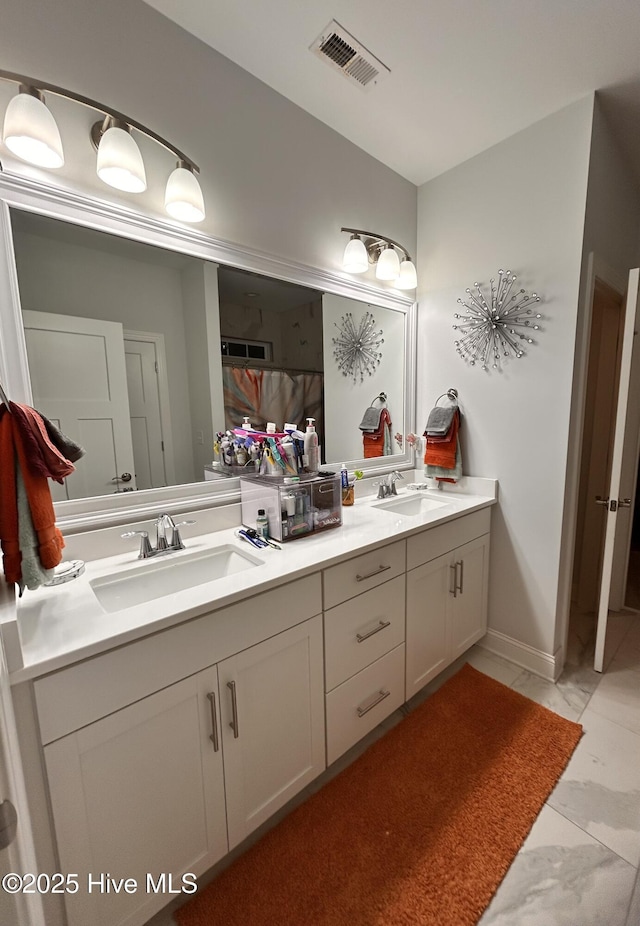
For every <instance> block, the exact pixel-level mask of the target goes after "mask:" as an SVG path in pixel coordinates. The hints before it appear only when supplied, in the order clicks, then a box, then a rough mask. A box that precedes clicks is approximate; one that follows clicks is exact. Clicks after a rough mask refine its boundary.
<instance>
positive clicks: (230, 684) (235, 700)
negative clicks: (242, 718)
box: [227, 682, 239, 740]
mask: <svg viewBox="0 0 640 926" xmlns="http://www.w3.org/2000/svg"><path fill="white" fill-rule="evenodd" d="M227 688H228V689H229V690H230V691H231V712H232V715H233V719H232V720H231V722H230V724H229V726H230V727H231V729H232V730H233V738H234V739H236V740H237V739H238V732H239V731H238V698H237V695H236V683H235V682H227Z"/></svg>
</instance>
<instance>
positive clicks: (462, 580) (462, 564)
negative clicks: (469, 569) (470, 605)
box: [456, 559, 464, 595]
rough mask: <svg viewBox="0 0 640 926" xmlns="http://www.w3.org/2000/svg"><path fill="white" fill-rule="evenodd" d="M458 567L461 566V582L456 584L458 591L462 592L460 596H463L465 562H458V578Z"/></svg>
mask: <svg viewBox="0 0 640 926" xmlns="http://www.w3.org/2000/svg"><path fill="white" fill-rule="evenodd" d="M458 566H460V582H459V584H458V583H456V587H457V589H458V591H459V592H460V594H461V595H463V594H464V560H463V559H459V560H458V562H457V563H456V577H457V572H458Z"/></svg>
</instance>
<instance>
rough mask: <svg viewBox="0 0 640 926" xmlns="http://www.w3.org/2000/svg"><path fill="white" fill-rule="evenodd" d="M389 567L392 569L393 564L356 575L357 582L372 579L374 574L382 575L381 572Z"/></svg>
mask: <svg viewBox="0 0 640 926" xmlns="http://www.w3.org/2000/svg"><path fill="white" fill-rule="evenodd" d="M387 569H391V566H378V568H377V569H374V570H373V572H368V573H367V574H366V576H358V575H357V576H356V582H364V580H365V579H371V578H373V576H378V575H380V573H381V572H386V571H387Z"/></svg>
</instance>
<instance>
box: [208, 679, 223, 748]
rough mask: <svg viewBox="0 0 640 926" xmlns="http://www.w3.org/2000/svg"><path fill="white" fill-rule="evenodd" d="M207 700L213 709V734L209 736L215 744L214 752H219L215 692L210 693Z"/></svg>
mask: <svg viewBox="0 0 640 926" xmlns="http://www.w3.org/2000/svg"><path fill="white" fill-rule="evenodd" d="M207 698H208V699H209V706H210V708H211V733H210V734H209V739H210V740H211V742H212V743H213V751H214V752H218V750H219V749H220V741H219V739H218V720H217V718H216V696H215V694H214V692H213V691H208V692H207Z"/></svg>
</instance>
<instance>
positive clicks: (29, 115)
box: [0, 70, 205, 222]
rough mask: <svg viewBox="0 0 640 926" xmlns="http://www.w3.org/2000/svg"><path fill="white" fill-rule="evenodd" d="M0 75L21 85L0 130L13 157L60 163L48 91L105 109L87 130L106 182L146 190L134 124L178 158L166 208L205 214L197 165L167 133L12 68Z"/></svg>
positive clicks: (194, 217)
mask: <svg viewBox="0 0 640 926" xmlns="http://www.w3.org/2000/svg"><path fill="white" fill-rule="evenodd" d="M0 79H2V80H8V81H12V82H13V83H16V84H18V85H19V86H18V93H17V94H16V96H14V97H13V99H12V100H11V101H10V102H9V105H8V106H7V110H6V113H5V117H4V128H3V132H2V140H3V141H4V144H5V145H6V146H7V148H8V149H9V151H11V152H12V153H13V154H15V156H16V157H18V158H20V159H21V160H23V161H26V162H27V163H29V164H35V165H36V166H37V167H46V168H50V169H55V168H58V167H62V165H63V164H64V152H63V148H62V139H61V137H60V131H59V129H58V126H57V124H56V121H55V119H54V117H53V114H52V113H51V110H50V109H49V108H48V107H47V105H46V103H45V99H44V91H47V93H51V94H54V95H55V96H61V97H64V98H65V99H67V100H74V101H75V102H76V103H80V104H81V105H83V106H87V107H89V108H90V109H94V110H97V111H98V112H100V113H103V118H102V119H100V120H99V121H98V122H96V123H95V124H94V125H93V127H92V129H91V140H92V142H93V144H94V146H95V147H96V148H97V152H98V153H97V163H96V171H97V174H98V176H99V177H100V179H101V180H102V181H104V183H107V184H109V186H112V187H115V188H116V189H118V190H124V191H126V192H128V193H142V192H143V191H144V190H146V188H147V178H146V175H145V169H144V162H143V160H142V155H141V153H140V149H139V148H138V145H137V142H136V140H135V138H134V137H133V135H132V133H131V130H132V129H135V130H136V131H137V132H140V133H141V134H142V135H146V136H147V138H151V139H153V141H155V142H157V143H158V144H159V145H162V147H163V148H166V149H167V151H169V152H170V153H171V154H172V155H174V157H175V158H176V167H175V169H174V171H173V172H172V173H171V174H170V176H169V179H168V181H167V186H166V190H165V200H164V202H165V209H166V210H167V212H168V213H169V215H171V216H173V218H174V219H179V220H180V221H182V222H201V221H202V220H203V219H204V217H205V208H204V199H203V196H202V190H201V189H200V184H199V183H198V179H197V177H196V174H197V173H199V168H198V165H197V164H196V163H195V162H194V161H192V160H191V159H190V158H188V157H187V156H186V155H185V154H183V153H182V151H180V150H179V149H178V148H176V147H175V146H174V145H172V144H170V142H168V141H167V140H166V139H165V138H162V137H161V136H160V135H157V134H156V133H155V132H153V131H151V129H148V128H147V127H146V126H144V125H142V124H141V123H140V122H137V121H136V120H135V119H131V118H129V116H125V115H123V114H122V113H119V112H117V111H116V110H114V109H111V108H109V107H107V106H103V104H102V103H98V102H96V100H91V99H89V98H88V97H85V96H81V95H80V94H78V93H74V92H72V91H70V90H64V89H63V88H62V87H56V86H55V85H53V84H49V83H46V82H45V81H39V80H35V79H34V78H31V77H25V76H24V75H22V74H14V73H12V72H10V71H2V70H0Z"/></svg>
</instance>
